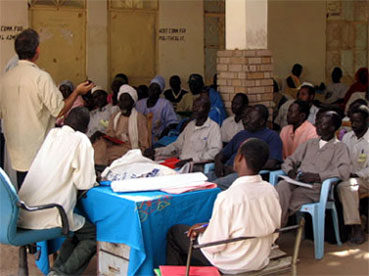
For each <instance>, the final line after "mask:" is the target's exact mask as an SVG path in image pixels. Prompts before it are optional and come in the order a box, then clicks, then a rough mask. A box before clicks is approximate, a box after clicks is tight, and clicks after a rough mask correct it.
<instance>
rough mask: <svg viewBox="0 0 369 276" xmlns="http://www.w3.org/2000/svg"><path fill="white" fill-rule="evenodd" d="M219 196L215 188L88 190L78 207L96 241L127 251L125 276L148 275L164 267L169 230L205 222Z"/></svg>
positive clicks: (106, 188)
mask: <svg viewBox="0 0 369 276" xmlns="http://www.w3.org/2000/svg"><path fill="white" fill-rule="evenodd" d="M219 192H220V190H219V189H218V188H217V189H210V190H202V191H194V192H189V193H183V194H178V195H174V194H167V193H164V192H159V191H154V192H139V193H115V192H113V191H112V190H111V188H110V187H101V186H100V187H96V188H94V189H92V190H90V191H89V192H88V193H87V194H86V197H85V198H83V199H82V200H81V201H80V204H81V209H83V210H84V211H85V212H86V216H87V217H88V218H89V219H90V220H91V221H92V222H93V223H94V224H95V225H96V228H97V240H98V241H105V242H113V243H124V244H127V245H129V246H130V247H131V251H130V261H129V267H128V275H152V274H153V268H155V267H158V266H159V265H163V264H165V260H166V234H167V232H168V230H169V228H170V227H171V226H173V225H175V224H189V225H192V224H194V223H197V222H206V221H208V220H209V219H210V216H211V212H212V209H213V204H214V201H215V199H216V196H217V194H218V193H219Z"/></svg>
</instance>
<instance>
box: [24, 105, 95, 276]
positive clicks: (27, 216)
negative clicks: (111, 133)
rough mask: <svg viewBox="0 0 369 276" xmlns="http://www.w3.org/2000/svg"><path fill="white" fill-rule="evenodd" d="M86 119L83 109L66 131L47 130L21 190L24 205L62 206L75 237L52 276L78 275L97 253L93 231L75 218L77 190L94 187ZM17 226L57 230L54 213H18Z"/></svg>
mask: <svg viewBox="0 0 369 276" xmlns="http://www.w3.org/2000/svg"><path fill="white" fill-rule="evenodd" d="M89 120H90V115H89V112H88V110H87V109H86V108H85V107H76V108H74V109H72V110H71V112H70V113H69V115H68V117H67V118H66V119H65V121H64V126H63V127H61V128H54V129H52V130H50V132H49V134H48V135H47V137H46V139H45V141H44V143H43V144H42V146H41V148H40V150H39V151H38V153H37V155H36V157H35V159H34V160H33V163H32V165H31V168H30V169H29V172H28V174H27V176H26V178H25V180H24V182H23V185H22V187H21V189H20V191H19V198H20V199H21V200H22V201H24V202H25V203H26V204H27V205H30V206H34V205H43V204H49V203H57V204H60V205H61V206H62V207H63V208H64V210H65V212H66V214H67V217H68V222H69V230H70V231H72V232H73V234H72V236H70V237H68V238H67V239H66V240H65V242H64V243H63V245H62V247H61V249H60V252H59V255H58V258H57V259H56V261H55V263H54V266H53V267H52V268H51V272H50V275H79V274H81V273H82V272H83V270H84V269H85V268H86V267H87V265H88V263H89V261H90V260H91V258H92V257H93V255H94V254H95V252H96V229H95V226H94V225H93V224H92V223H91V222H89V221H88V220H86V219H85V218H84V217H83V216H81V215H78V214H76V213H74V207H75V205H76V201H77V192H78V190H87V189H90V188H92V187H93V186H94V184H95V182H96V175H95V168H94V150H93V148H92V146H91V143H90V140H89V139H88V138H87V136H86V135H85V133H86V131H87V126H88V123H89ZM18 226H19V227H21V228H26V229H47V228H54V227H60V226H61V219H60V217H59V213H58V211H57V210H56V209H48V210H44V211H40V212H28V211H25V210H22V209H21V210H20V215H19V222H18Z"/></svg>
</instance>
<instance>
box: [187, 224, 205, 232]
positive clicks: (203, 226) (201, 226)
mask: <svg viewBox="0 0 369 276" xmlns="http://www.w3.org/2000/svg"><path fill="white" fill-rule="evenodd" d="M208 225H209V224H208V223H205V224H203V225H200V226H198V227H196V228H194V229H193V230H198V229H202V228H205V227H207V226H208ZM188 232H189V231H186V232H184V234H188Z"/></svg>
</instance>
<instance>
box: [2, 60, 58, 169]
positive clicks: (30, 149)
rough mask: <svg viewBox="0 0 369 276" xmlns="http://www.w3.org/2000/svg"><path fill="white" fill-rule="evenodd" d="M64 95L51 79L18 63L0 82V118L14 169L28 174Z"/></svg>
mask: <svg viewBox="0 0 369 276" xmlns="http://www.w3.org/2000/svg"><path fill="white" fill-rule="evenodd" d="M63 107H64V100H63V96H62V94H61V93H60V91H59V89H58V88H57V87H56V85H55V83H54V82H53V80H52V78H51V76H50V75H49V74H48V73H47V72H45V71H43V70H41V69H39V68H38V67H37V65H36V64H34V63H33V62H30V61H27V60H20V61H19V63H18V65H17V66H15V67H14V68H12V69H11V70H9V71H8V72H7V73H5V74H4V75H3V77H2V79H1V81H0V118H3V125H2V126H3V131H4V134H5V139H6V143H7V149H8V151H9V155H10V161H11V164H12V167H13V169H15V170H17V171H28V169H29V168H30V166H31V163H32V160H33V159H34V158H35V156H36V154H37V151H38V150H39V149H40V147H41V145H42V142H43V141H44V140H45V137H46V135H47V134H48V132H49V131H50V129H51V128H52V127H54V125H55V118H56V117H57V116H58V115H59V113H60V111H61V110H62V109H63Z"/></svg>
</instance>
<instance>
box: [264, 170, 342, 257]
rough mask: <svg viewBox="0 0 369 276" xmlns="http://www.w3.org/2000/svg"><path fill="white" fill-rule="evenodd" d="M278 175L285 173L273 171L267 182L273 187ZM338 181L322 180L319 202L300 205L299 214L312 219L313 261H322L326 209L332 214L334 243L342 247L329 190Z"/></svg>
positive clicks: (333, 179)
mask: <svg viewBox="0 0 369 276" xmlns="http://www.w3.org/2000/svg"><path fill="white" fill-rule="evenodd" d="M279 175H286V173H285V172H283V171H282V170H278V171H273V172H271V173H270V179H269V181H270V183H271V184H272V185H273V186H275V185H276V184H277V180H278V176H279ZM338 181H339V179H338V178H328V179H326V180H324V181H323V183H322V188H321V192H320V198H319V202H315V203H307V204H304V205H302V206H301V208H300V212H303V213H309V214H310V215H311V218H312V222H313V234H314V252H315V259H322V258H323V256H324V234H325V233H324V232H325V231H324V227H325V210H326V209H329V210H331V212H332V220H333V226H334V233H335V236H336V241H337V244H338V245H342V242H341V238H340V232H339V225H338V216H337V209H336V205H335V203H334V197H333V189H331V185H332V184H333V183H335V182H338ZM331 190H332V191H331ZM330 193H331V195H330Z"/></svg>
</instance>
